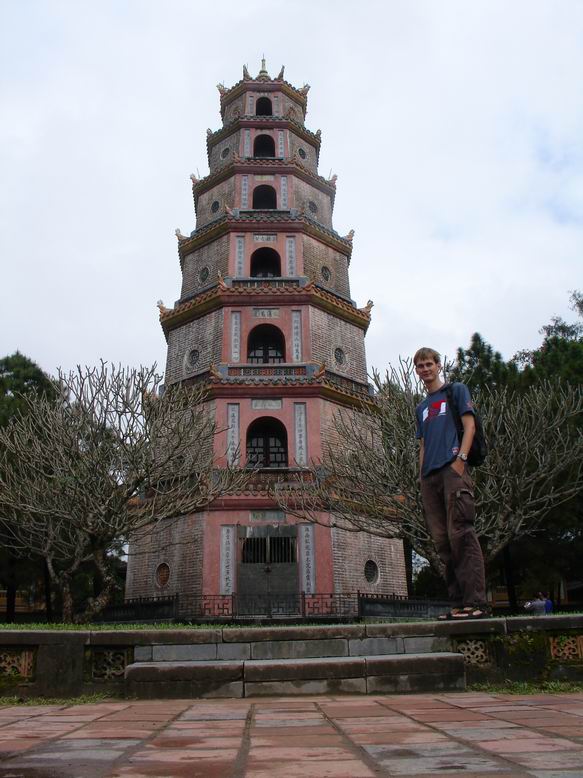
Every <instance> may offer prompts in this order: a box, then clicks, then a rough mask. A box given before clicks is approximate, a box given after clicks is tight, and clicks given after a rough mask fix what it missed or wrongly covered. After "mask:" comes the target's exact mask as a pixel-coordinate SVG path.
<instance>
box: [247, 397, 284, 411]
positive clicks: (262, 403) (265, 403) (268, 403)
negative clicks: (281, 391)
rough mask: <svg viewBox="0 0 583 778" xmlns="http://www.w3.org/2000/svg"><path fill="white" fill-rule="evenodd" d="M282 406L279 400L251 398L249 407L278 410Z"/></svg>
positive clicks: (261, 409) (260, 409)
mask: <svg viewBox="0 0 583 778" xmlns="http://www.w3.org/2000/svg"><path fill="white" fill-rule="evenodd" d="M281 407H282V401H281V400H271V399H270V400H261V399H257V400H251V408H253V410H254V411H279V410H281Z"/></svg>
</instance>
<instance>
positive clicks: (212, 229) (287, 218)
mask: <svg viewBox="0 0 583 778" xmlns="http://www.w3.org/2000/svg"><path fill="white" fill-rule="evenodd" d="M281 214H282V212H280V211H275V212H271V213H270V212H269V211H256V212H255V213H254V214H253V215H252V216H251V215H250V214H249V213H246V214H245V215H239V216H235V215H234V214H227V213H225V214H222V215H221V216H219V218H218V219H215V220H214V221H212V222H209V224H205V226H204V227H201V228H200V229H198V230H195V231H194V233H192V234H191V236H190V238H184V239H182V240H179V242H178V256H179V258H180V267H181V269H182V268H183V264H184V257H185V256H186V255H187V254H191V253H192V252H193V251H195V250H196V249H197V248H200V247H201V246H205V245H206V244H207V243H210V242H212V241H213V240H216V239H217V238H218V237H221V236H222V235H225V234H227V233H229V232H230V231H232V230H238V231H241V232H252V231H254V230H255V231H256V230H273V229H274V225H278V226H279V227H280V228H282V229H285V230H287V231H290V232H306V233H307V234H309V235H311V236H312V237H315V238H317V239H318V240H320V241H321V242H322V243H325V244H326V245H328V246H330V247H331V248H334V249H336V250H337V251H339V252H340V253H341V254H344V255H345V256H346V257H347V259H348V262H349V263H350V257H351V255H352V241H351V240H348V239H347V238H343V237H341V236H340V235H339V234H338V233H337V232H335V231H334V230H330V229H328V228H327V227H324V225H322V224H320V223H319V222H317V221H315V220H314V219H310V217H309V216H307V215H306V214H305V213H297V214H293V215H292V213H291V211H285V212H283V214H285V215H281Z"/></svg>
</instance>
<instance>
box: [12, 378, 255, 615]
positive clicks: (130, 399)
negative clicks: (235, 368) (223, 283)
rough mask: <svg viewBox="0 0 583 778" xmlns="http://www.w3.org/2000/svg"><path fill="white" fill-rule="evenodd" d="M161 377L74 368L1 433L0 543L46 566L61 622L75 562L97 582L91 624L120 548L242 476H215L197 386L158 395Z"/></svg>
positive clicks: (232, 487)
mask: <svg viewBox="0 0 583 778" xmlns="http://www.w3.org/2000/svg"><path fill="white" fill-rule="evenodd" d="M159 380H160V379H159V377H158V376H157V375H156V374H155V369H154V368H140V369H139V370H131V369H125V368H121V367H120V368H116V367H112V366H109V365H107V364H106V363H102V364H101V365H100V366H99V367H97V368H85V369H82V368H78V369H77V371H76V372H75V373H72V374H68V375H65V374H60V375H59V378H58V381H56V383H55V385H56V389H57V396H58V399H57V401H54V400H51V399H48V398H47V397H46V396H34V395H31V396H29V397H26V407H25V410H24V412H23V413H22V414H21V415H19V416H16V417H15V418H14V419H13V420H12V421H11V423H10V424H9V425H8V427H6V428H5V429H3V430H0V538H1V539H2V541H3V542H4V544H5V545H6V546H7V547H8V548H10V549H12V550H13V551H14V552H15V553H19V554H21V555H23V556H27V555H29V554H31V553H37V554H40V555H42V556H43V557H44V558H45V559H46V561H47V569H48V571H49V575H50V578H51V581H52V582H53V583H54V585H55V586H56V587H58V588H59V589H60V591H61V593H62V596H63V609H64V616H65V618H66V620H70V619H71V618H73V600H72V596H71V584H72V581H73V579H74V576H75V574H76V573H77V571H78V569H79V567H80V565H81V564H82V563H83V562H85V561H88V560H92V561H93V562H94V564H95V566H96V567H97V569H98V570H99V572H100V575H101V577H102V579H103V590H102V592H101V593H100V594H99V595H98V596H97V597H95V598H93V599H92V600H90V601H89V603H88V604H87V608H86V611H85V613H84V614H81V616H80V618H89V617H92V616H94V615H96V614H97V613H98V612H99V611H100V610H101V609H102V608H103V607H105V605H106V604H107V602H108V601H109V598H110V596H111V593H112V591H113V589H114V586H115V581H114V577H113V573H112V569H111V567H112V555H113V554H114V552H115V549H116V548H119V545H120V544H122V543H125V542H127V541H128V539H129V538H130V536H131V537H133V538H136V537H137V536H139V534H140V533H148V532H150V531H151V529H152V526H153V525H155V524H156V523H157V522H161V521H164V520H166V519H176V518H177V517H180V516H184V515H187V514H189V513H193V512H195V511H197V510H200V509H201V508H203V507H204V506H207V505H208V504H209V503H211V502H212V501H213V500H214V499H216V498H217V497H219V496H221V495H225V494H228V493H231V492H233V491H238V490H240V489H242V488H243V487H244V485H245V483H246V481H247V479H248V478H249V476H250V473H249V472H247V471H244V470H241V469H238V468H234V467H228V466H227V467H225V468H222V469H220V470H218V469H216V468H214V466H213V462H214V444H215V435H216V432H217V430H216V427H215V422H214V418H213V413H212V407H211V404H210V403H209V402H208V397H207V395H206V389H205V387H204V386H202V387H198V388H192V387H173V388H172V389H171V390H168V391H166V392H165V393H164V394H163V395H162V396H159V393H158V385H159Z"/></svg>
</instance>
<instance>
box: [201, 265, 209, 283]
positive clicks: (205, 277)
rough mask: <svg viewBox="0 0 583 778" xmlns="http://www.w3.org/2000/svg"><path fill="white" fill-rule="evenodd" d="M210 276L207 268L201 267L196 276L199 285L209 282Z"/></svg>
mask: <svg viewBox="0 0 583 778" xmlns="http://www.w3.org/2000/svg"><path fill="white" fill-rule="evenodd" d="M210 274H211V271H210V270H209V269H208V267H203V268H202V270H201V271H200V273H199V274H198V278H199V280H200V283H201V284H204V283H206V282H207V281H208V280H209V276H210Z"/></svg>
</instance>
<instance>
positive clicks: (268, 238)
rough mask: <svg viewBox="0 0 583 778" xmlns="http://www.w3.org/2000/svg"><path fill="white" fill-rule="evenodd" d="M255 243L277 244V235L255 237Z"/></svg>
mask: <svg viewBox="0 0 583 778" xmlns="http://www.w3.org/2000/svg"><path fill="white" fill-rule="evenodd" d="M253 240H254V242H255V243H276V242H277V235H257V234H255V235H253Z"/></svg>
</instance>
